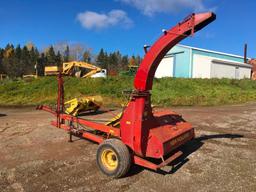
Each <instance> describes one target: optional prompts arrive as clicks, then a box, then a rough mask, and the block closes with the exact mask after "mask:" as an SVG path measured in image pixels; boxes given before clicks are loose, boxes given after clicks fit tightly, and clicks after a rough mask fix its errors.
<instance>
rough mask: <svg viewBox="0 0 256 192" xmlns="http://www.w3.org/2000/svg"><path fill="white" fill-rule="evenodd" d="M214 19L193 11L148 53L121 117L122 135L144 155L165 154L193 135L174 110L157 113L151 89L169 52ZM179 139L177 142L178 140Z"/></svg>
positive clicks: (208, 14)
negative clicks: (152, 105) (152, 106)
mask: <svg viewBox="0 0 256 192" xmlns="http://www.w3.org/2000/svg"><path fill="white" fill-rule="evenodd" d="M214 19H215V15H214V14H213V13H201V14H192V15H191V16H189V17H188V18H186V19H185V20H184V21H182V22H181V23H179V24H178V25H176V26H175V27H173V28H172V29H170V30H168V31H164V34H163V36H162V37H160V39H159V40H157V41H156V43H155V44H154V45H153V46H152V47H151V48H150V50H149V51H148V52H147V53H146V55H145V57H144V59H143V61H142V63H141V65H140V67H139V69H138V72H137V74H136V77H135V80H134V87H135V91H134V92H133V94H132V98H131V101H130V103H129V104H128V107H127V108H126V110H125V111H124V115H123V117H122V119H121V138H122V141H123V142H124V143H125V144H126V145H128V146H129V147H130V148H131V149H133V151H134V152H135V153H136V154H137V155H139V156H142V157H145V156H146V157H154V158H159V157H163V156H164V155H166V154H167V153H169V152H170V151H171V150H173V149H175V148H177V147H178V146H179V145H181V144H183V143H185V142H187V141H188V140H190V139H192V138H193V137H194V131H193V128H192V126H191V124H189V123H187V122H184V121H183V120H182V118H181V117H180V116H179V115H177V114H174V113H173V112H168V111H165V112H161V113H156V114H154V113H153V112H152V108H151V101H150V90H151V89H152V85H153V78H154V74H155V71H156V69H157V67H158V65H159V63H160V61H161V60H162V59H163V57H164V56H165V55H166V53H167V52H168V51H169V50H170V49H171V48H172V47H173V46H175V45H176V44H177V43H178V42H180V41H181V40H182V39H184V38H186V37H187V36H189V35H193V33H195V32H196V31H198V30H200V29H201V28H203V27H204V26H206V25H207V24H209V23H210V22H212V21H213V20H214ZM175 140H176V141H177V142H176V141H175Z"/></svg>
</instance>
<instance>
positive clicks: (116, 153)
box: [96, 139, 131, 178]
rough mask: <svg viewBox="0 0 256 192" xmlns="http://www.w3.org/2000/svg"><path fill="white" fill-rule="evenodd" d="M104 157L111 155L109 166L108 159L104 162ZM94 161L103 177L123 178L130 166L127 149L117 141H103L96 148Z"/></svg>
mask: <svg viewBox="0 0 256 192" xmlns="http://www.w3.org/2000/svg"><path fill="white" fill-rule="evenodd" d="M107 153H108V154H107ZM106 155H108V156H109V155H111V159H110V161H111V162H110V166H109V162H108V160H109V159H108V158H107V159H108V160H105V156H106ZM96 160H97V165H98V167H99V169H100V170H101V171H102V172H103V173H104V174H105V175H107V176H110V177H113V178H120V177H123V176H124V175H126V173H127V172H128V171H129V169H130V166H131V156H130V152H129V149H128V148H127V146H126V145H125V144H124V143H123V142H122V141H120V140H118V139H107V140H105V141H103V142H102V144H100V145H99V147H98V150H97V157H96ZM106 161H107V162H106ZM111 163H112V164H111Z"/></svg>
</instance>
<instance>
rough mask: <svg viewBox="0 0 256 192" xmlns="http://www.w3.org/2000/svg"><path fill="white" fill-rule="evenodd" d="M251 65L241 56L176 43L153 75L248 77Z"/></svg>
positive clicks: (158, 76) (159, 76)
mask: <svg viewBox="0 0 256 192" xmlns="http://www.w3.org/2000/svg"><path fill="white" fill-rule="evenodd" d="M251 68H252V67H251V65H249V64H245V63H244V58H243V57H242V56H238V55H233V54H228V53H222V52H217V51H211V50H206V49H200V48H196V47H189V46H185V45H176V46H175V47H173V48H172V49H171V50H170V51H169V52H168V53H167V55H166V56H165V57H164V59H163V60H162V62H161V63H160V65H159V67H158V69H157V71H156V74H155V77H157V78H161V77H183V78H233V79H243V78H250V76H251Z"/></svg>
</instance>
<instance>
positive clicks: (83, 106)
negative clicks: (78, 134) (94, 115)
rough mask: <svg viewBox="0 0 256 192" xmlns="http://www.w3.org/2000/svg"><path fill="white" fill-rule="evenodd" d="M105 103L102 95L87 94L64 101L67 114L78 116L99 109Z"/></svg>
mask: <svg viewBox="0 0 256 192" xmlns="http://www.w3.org/2000/svg"><path fill="white" fill-rule="evenodd" d="M102 104H103V99H102V97H101V96H85V97H79V98H74V99H71V100H69V101H67V102H65V103H64V105H65V108H66V110H65V112H66V113H67V114H70V115H73V116H77V115H79V114H81V113H83V112H88V111H97V110H98V109H99V108H100V107H101V106H102Z"/></svg>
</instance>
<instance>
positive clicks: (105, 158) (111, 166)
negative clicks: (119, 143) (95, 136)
mask: <svg viewBox="0 0 256 192" xmlns="http://www.w3.org/2000/svg"><path fill="white" fill-rule="evenodd" d="M101 162H102V164H103V165H104V167H105V168H107V169H108V170H109V171H113V170H115V169H116V168H117V166H118V159H117V155H116V153H115V152H114V151H113V150H111V149H105V150H104V151H103V152H102V154H101Z"/></svg>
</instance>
